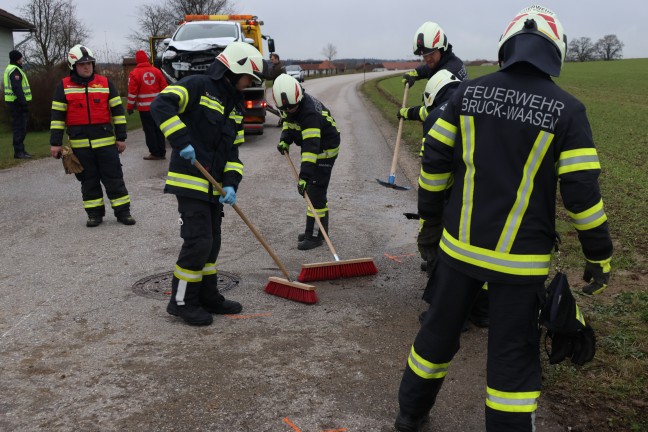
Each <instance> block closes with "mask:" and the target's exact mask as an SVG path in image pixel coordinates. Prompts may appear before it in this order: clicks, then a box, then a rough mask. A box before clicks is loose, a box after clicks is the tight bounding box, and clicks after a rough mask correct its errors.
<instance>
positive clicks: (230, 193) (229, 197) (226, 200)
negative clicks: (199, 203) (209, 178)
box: [218, 186, 236, 205]
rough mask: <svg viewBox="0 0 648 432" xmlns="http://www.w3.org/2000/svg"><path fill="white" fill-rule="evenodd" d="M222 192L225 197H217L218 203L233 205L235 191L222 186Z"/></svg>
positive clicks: (234, 202) (230, 187)
mask: <svg viewBox="0 0 648 432" xmlns="http://www.w3.org/2000/svg"><path fill="white" fill-rule="evenodd" d="M223 190H224V191H225V196H222V195H221V196H220V197H218V201H219V202H220V203H221V204H229V205H234V204H236V191H235V190H234V188H233V187H232V186H223Z"/></svg>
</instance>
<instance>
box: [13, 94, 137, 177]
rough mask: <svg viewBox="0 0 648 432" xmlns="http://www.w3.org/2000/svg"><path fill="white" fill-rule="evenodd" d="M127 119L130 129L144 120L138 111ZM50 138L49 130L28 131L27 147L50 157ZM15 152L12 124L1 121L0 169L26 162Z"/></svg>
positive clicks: (32, 151) (127, 116) (124, 101)
mask: <svg viewBox="0 0 648 432" xmlns="http://www.w3.org/2000/svg"><path fill="white" fill-rule="evenodd" d="M122 103H123V104H124V109H126V98H122ZM126 121H128V130H133V129H138V128H141V127H142V122H141V121H140V118H139V114H137V112H135V113H134V114H133V115H128V114H126ZM28 127H29V126H28ZM49 140H50V133H49V130H47V131H38V132H33V131H28V132H27V138H26V139H25V149H26V150H27V152H28V153H30V154H31V155H32V156H34V157H35V158H44V157H50V145H49ZM13 153H14V152H13V145H12V133H11V125H10V124H9V123H8V121H5V122H0V169H4V168H9V167H12V166H16V165H18V164H19V163H25V161H24V160H16V159H14V158H13Z"/></svg>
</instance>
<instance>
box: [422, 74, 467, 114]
mask: <svg viewBox="0 0 648 432" xmlns="http://www.w3.org/2000/svg"><path fill="white" fill-rule="evenodd" d="M460 82H461V80H460V79H459V78H457V77H456V76H454V75H453V74H452V72H450V71H449V70H447V69H441V70H440V71H439V72H437V73H435V74H434V75H432V77H431V78H430V79H429V80H428V82H427V84H426V85H425V90H424V91H423V102H424V103H425V107H426V108H430V107H431V106H432V105H434V99H436V97H437V95H438V94H439V92H440V91H441V90H442V89H443V88H444V87H445V86H447V85H448V84H452V83H460Z"/></svg>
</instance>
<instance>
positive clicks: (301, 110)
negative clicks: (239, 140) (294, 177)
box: [272, 74, 340, 250]
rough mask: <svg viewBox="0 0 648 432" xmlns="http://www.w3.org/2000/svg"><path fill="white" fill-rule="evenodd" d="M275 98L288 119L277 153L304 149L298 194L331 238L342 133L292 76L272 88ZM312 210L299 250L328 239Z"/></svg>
mask: <svg viewBox="0 0 648 432" xmlns="http://www.w3.org/2000/svg"><path fill="white" fill-rule="evenodd" d="M272 96H273V98H274V100H275V103H276V104H277V106H278V107H279V109H280V110H281V111H282V112H283V113H284V114H285V115H286V118H285V121H284V123H283V130H282V131H281V138H280V141H279V145H278V146H277V150H279V152H280V153H281V154H284V153H285V152H287V151H289V148H290V144H292V143H295V144H296V145H297V146H299V147H301V167H300V170H299V180H298V182H297V191H298V192H299V194H300V195H302V196H304V192H306V193H308V197H309V198H310V200H311V202H312V204H313V207H315V209H314V210H315V211H316V212H317V215H318V216H319V218H320V220H321V222H322V226H323V227H324V229H325V230H326V232H327V234H328V229H329V228H328V226H329V208H328V201H327V196H326V195H327V191H328V185H329V181H330V180H331V172H332V171H333V165H334V164H335V161H336V159H337V156H338V153H339V151H340V131H339V130H338V128H337V125H336V124H335V120H334V119H333V116H332V114H331V112H330V111H329V109H328V108H326V107H325V106H324V104H323V103H322V102H320V101H319V100H317V99H316V98H314V97H313V96H311V95H308V94H306V93H304V89H303V88H302V87H301V85H300V84H299V82H298V81H297V80H296V79H295V78H294V77H292V76H290V75H287V74H283V75H279V77H278V78H277V79H276V80H275V82H274V85H273V86H272ZM310 212H311V210H310V209H308V210H307V212H306V229H305V231H304V232H303V233H301V234H299V235H298V237H297V240H298V243H297V248H298V249H299V250H309V249H313V248H316V247H318V246H321V245H322V243H323V240H324V235H323V234H322V233H321V232H320V231H319V227H316V226H315V225H316V224H315V217H314V216H313V215H312V214H311V213H310Z"/></svg>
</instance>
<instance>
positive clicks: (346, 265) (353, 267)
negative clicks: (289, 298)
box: [284, 152, 378, 282]
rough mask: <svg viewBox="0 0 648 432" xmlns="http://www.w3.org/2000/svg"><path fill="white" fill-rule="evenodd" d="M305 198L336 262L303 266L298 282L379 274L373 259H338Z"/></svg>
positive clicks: (291, 166)
mask: <svg viewBox="0 0 648 432" xmlns="http://www.w3.org/2000/svg"><path fill="white" fill-rule="evenodd" d="M284 156H285V157H286V159H287V160H288V164H289V165H290V168H292V172H293V175H294V176H295V179H299V174H297V169H296V168H295V165H294V164H293V161H292V159H290V155H288V152H285V153H284ZM304 198H305V199H306V203H307V204H308V207H309V208H310V210H311V212H312V213H313V217H314V218H315V221H316V222H317V225H318V226H319V229H320V232H321V233H322V235H323V236H324V240H325V241H326V245H327V246H328V248H329V250H330V251H331V254H333V258H334V259H335V261H330V262H322V263H313V264H302V269H301V273H299V276H298V277H297V280H299V281H300V282H312V281H319V280H332V279H340V278H347V277H356V276H370V275H375V274H376V273H378V268H377V267H376V264H374V261H373V258H356V259H350V260H340V257H338V254H337V252H336V251H335V248H334V247H333V243H331V239H330V238H329V236H328V234H327V233H326V230H325V229H324V226H323V225H322V221H321V220H320V218H319V215H318V214H317V212H316V211H315V207H313V203H312V202H311V200H310V198H309V197H308V194H307V193H306V192H304Z"/></svg>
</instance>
